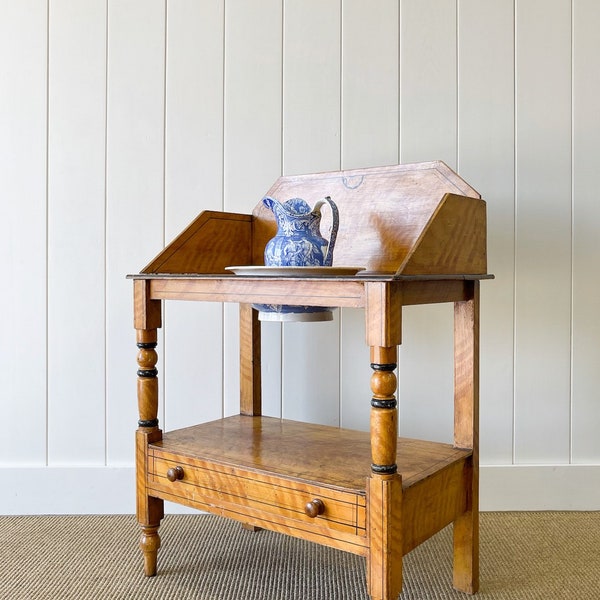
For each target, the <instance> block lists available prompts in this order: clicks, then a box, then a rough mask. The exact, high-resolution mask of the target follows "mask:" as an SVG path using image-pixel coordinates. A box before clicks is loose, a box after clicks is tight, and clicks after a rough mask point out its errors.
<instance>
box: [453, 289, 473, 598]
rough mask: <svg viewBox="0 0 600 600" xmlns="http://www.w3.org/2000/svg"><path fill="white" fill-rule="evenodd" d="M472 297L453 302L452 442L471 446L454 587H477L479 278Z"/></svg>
mask: <svg viewBox="0 0 600 600" xmlns="http://www.w3.org/2000/svg"><path fill="white" fill-rule="evenodd" d="M471 292H472V293H471V296H472V297H471V299H470V300H467V301H463V302H456V303H455V305H454V445H455V446H457V447H459V448H472V450H473V455H472V458H471V461H470V464H469V469H468V473H467V486H468V489H467V490H466V492H465V493H466V495H467V510H466V511H465V512H464V513H463V514H462V515H460V516H459V517H458V519H456V520H455V521H454V574H453V584H454V587H455V588H456V589H457V590H460V591H462V592H466V593H468V594H474V593H475V592H477V590H478V588H479V282H478V281H474V282H472V290H471Z"/></svg>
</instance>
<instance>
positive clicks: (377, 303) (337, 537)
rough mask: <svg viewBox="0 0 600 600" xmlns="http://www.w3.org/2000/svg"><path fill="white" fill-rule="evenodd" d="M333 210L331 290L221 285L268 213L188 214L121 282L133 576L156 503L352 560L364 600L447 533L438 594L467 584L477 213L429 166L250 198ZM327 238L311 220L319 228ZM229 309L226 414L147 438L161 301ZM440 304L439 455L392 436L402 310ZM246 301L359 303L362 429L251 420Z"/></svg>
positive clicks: (274, 280)
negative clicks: (446, 575)
mask: <svg viewBox="0 0 600 600" xmlns="http://www.w3.org/2000/svg"><path fill="white" fill-rule="evenodd" d="M267 194H268V195H269V196H273V197H275V198H277V199H279V200H282V201H284V200H287V199H289V198H292V197H302V198H304V199H306V200H307V201H308V202H309V204H311V205H312V204H314V202H315V201H317V200H319V199H321V198H323V197H324V196H325V195H330V196H331V197H332V198H333V199H334V200H335V202H336V203H337V205H338V207H339V210H340V230H339V233H338V239H337V246H336V250H335V257H334V266H336V265H337V266H364V267H366V271H365V272H364V273H361V274H358V275H355V276H344V277H297V278H289V277H257V276H236V275H233V274H231V273H229V272H228V271H225V267H227V266H230V265H262V264H264V263H263V251H264V247H265V244H266V242H267V241H268V240H269V239H270V238H271V237H272V236H273V235H274V234H275V230H276V226H275V221H274V218H273V216H272V214H271V212H270V211H268V210H267V209H266V208H264V207H263V206H262V203H259V204H258V205H257V206H256V208H255V209H254V211H253V213H252V214H234V213H223V212H214V211H205V212H202V213H201V214H200V215H199V216H198V217H197V218H196V219H195V220H194V221H193V222H192V223H191V225H190V226H189V227H188V228H187V229H185V230H184V231H183V232H182V233H181V234H180V235H179V236H178V237H177V238H176V239H175V240H174V241H173V242H172V243H171V244H169V245H168V246H167V247H166V248H165V249H164V250H163V251H162V252H161V253H160V254H159V255H158V256H157V257H156V258H155V259H154V260H153V261H152V262H151V263H150V264H149V265H148V266H147V267H145V268H144V269H143V270H142V271H141V272H140V273H139V274H137V275H131V276H130V278H132V279H133V280H134V305H135V317H134V326H135V329H136V334H137V346H138V349H139V351H138V357H137V361H138V372H137V373H138V388H137V389H138V407H139V423H138V425H139V427H138V429H137V432H136V473H137V518H138V521H139V523H140V525H141V528H142V538H141V542H140V547H141V549H142V551H143V555H144V568H145V573H146V575H155V574H156V571H157V551H158V549H159V546H160V538H159V535H158V529H159V525H160V521H161V519H162V518H163V501H164V500H170V501H172V502H177V503H180V504H184V505H186V506H190V507H194V508H197V509H200V510H204V511H208V512H211V513H215V514H218V515H223V516H226V517H231V518H233V519H237V520H239V521H241V522H242V523H243V524H245V525H246V526H247V527H260V528H266V529H271V530H274V531H277V532H281V533H285V534H289V535H293V536H296V537H299V538H303V539H306V540H310V541H313V542H317V543H319V544H325V545H328V546H332V547H334V548H338V549H341V550H345V551H348V552H353V553H355V554H359V555H361V556H364V557H366V561H367V586H368V591H369V594H370V596H371V598H372V599H373V600H395V599H396V598H397V597H398V594H399V593H400V592H401V589H402V557H403V555H404V554H406V553H407V552H410V550H412V549H413V548H415V547H416V546H418V545H419V544H421V543H422V542H424V541H425V540H426V539H428V538H429V537H431V536H432V535H433V534H435V533H436V532H438V531H440V530H441V529H442V528H444V527H445V526H446V525H448V524H450V523H453V524H454V574H453V579H454V580H453V584H454V587H455V588H456V589H458V590H462V591H464V592H467V593H474V592H476V591H477V588H478V578H479V573H478V561H479V556H478V555H479V551H478V539H479V536H478V402H479V398H478V394H479V382H478V379H479V358H478V354H479V280H481V279H486V278H489V277H491V276H489V275H487V273H486V270H487V265H486V216H485V202H484V201H483V200H481V199H480V196H479V194H478V193H477V192H476V191H475V190H474V189H473V188H471V187H470V186H469V185H468V184H467V183H466V182H464V181H463V180H462V179H461V178H460V177H458V175H456V174H455V173H454V172H453V171H452V170H451V169H449V168H448V167H447V166H446V165H445V164H443V163H441V162H430V163H418V164H410V165H398V166H392V167H381V168H369V169H362V170H354V171H340V172H333V173H321V174H312V175H303V176H295V177H281V178H279V179H278V180H277V181H276V182H275V184H274V185H273V187H272V188H271V189H270V190H269V191H268V192H267ZM323 228H324V229H323V230H324V231H325V230H326V228H327V216H326V215H324V218H323ZM163 300H193V301H213V302H214V301H217V302H237V303H239V305H240V346H241V348H240V369H241V373H240V414H239V415H237V416H233V417H228V418H224V419H219V420H217V421H213V422H210V423H203V424H200V425H196V426H193V427H188V428H185V429H180V430H177V431H170V432H167V433H163V432H162V431H161V430H160V429H159V423H158V419H157V415H158V379H157V369H156V363H157V354H156V349H155V348H156V343H157V329H158V328H159V327H161V301H163ZM439 302H452V303H453V304H454V415H455V416H454V444H452V445H449V444H441V443H435V442H428V441H419V440H412V439H404V438H398V409H397V402H396V397H395V394H396V389H397V380H396V375H395V369H396V367H397V347H398V345H399V344H400V343H401V325H402V307H403V306H408V305H414V304H430V303H439ZM253 303H263V304H286V305H309V306H323V307H353V308H356V307H360V308H363V309H364V313H365V323H366V343H367V345H368V346H369V348H370V363H371V369H372V375H371V381H370V391H369V390H368V388H367V384H366V382H365V401H370V402H371V421H370V433H364V432H357V431H350V430H346V429H341V428H336V427H327V426H321V425H313V424H307V423H300V422H295V421H289V420H285V419H278V418H271V417H263V416H262V415H261V367H260V365H261V357H260V352H261V350H260V333H261V330H260V321H259V320H258V316H257V311H256V310H255V309H253V308H252V304H253Z"/></svg>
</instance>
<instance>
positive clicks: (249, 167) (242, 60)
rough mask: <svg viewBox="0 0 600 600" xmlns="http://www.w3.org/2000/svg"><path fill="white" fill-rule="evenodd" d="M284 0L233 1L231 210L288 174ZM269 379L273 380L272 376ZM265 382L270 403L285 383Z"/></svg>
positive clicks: (230, 336)
mask: <svg viewBox="0 0 600 600" xmlns="http://www.w3.org/2000/svg"><path fill="white" fill-rule="evenodd" d="M281 49H282V3H281V0H266V1H264V2H261V3H260V4H258V3H250V2H245V1H244V0H227V2H226V4H225V98H224V107H223V108H224V118H225V123H224V126H225V132H224V153H225V154H224V209H225V210H228V211H237V212H243V213H248V212H250V211H251V210H252V209H253V207H254V206H255V205H256V204H257V203H258V202H260V200H261V198H262V195H263V194H264V193H265V192H266V191H267V190H268V189H269V187H270V186H271V184H272V183H273V182H274V181H275V179H276V178H277V177H278V176H279V175H280V174H281V163H282V159H281V155H282V150H281V136H282V133H281V126H282V121H281V119H282V117H281V104H282V100H281V92H282V80H281V69H282V56H281V54H282V50H281ZM238 314H239V313H238V307H237V305H225V307H224V316H225V320H224V324H225V330H224V331H225V334H224V339H225V349H224V369H225V371H224V385H225V389H224V396H225V398H224V399H225V413H226V414H230V413H232V412H233V413H237V412H239V368H238V362H239V361H238V354H239V342H238V339H239V338H238V335H239V334H238ZM280 345H281V341H280V337H279V328H276V329H273V328H265V331H264V335H263V347H264V349H265V351H264V355H263V366H264V367H265V369H268V370H269V371H270V372H273V373H279V372H280V363H279V361H280V355H279V349H280ZM265 383H266V382H265ZM271 385H272V386H273V387H272V388H269V387H268V386H267V385H265V386H264V390H263V395H264V397H265V400H266V404H268V406H270V407H271V406H274V405H276V404H277V403H278V398H277V397H272V396H270V394H275V396H278V395H279V387H280V386H279V383H278V382H272V383H271Z"/></svg>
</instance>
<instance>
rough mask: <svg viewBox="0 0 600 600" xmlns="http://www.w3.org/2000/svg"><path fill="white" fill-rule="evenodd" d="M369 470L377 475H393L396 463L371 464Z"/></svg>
mask: <svg viewBox="0 0 600 600" xmlns="http://www.w3.org/2000/svg"><path fill="white" fill-rule="evenodd" d="M371 471H373V473H377V475H393V474H394V473H397V472H398V465H395V464H394V465H373V464H372V465H371Z"/></svg>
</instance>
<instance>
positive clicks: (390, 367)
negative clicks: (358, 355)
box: [371, 363, 398, 371]
mask: <svg viewBox="0 0 600 600" xmlns="http://www.w3.org/2000/svg"><path fill="white" fill-rule="evenodd" d="M397 366H398V364H397V363H371V369H373V371H394V370H395V369H396V367H397Z"/></svg>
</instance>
